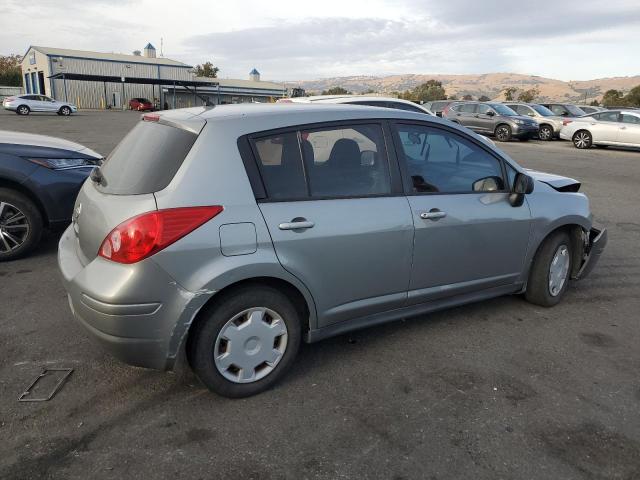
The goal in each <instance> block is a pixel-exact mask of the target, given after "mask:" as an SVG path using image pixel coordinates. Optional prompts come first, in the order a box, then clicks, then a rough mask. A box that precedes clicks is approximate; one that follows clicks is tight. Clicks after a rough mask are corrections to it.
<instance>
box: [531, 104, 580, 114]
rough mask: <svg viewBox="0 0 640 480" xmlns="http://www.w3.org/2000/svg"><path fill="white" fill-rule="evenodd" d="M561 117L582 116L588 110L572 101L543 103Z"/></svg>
mask: <svg viewBox="0 0 640 480" xmlns="http://www.w3.org/2000/svg"><path fill="white" fill-rule="evenodd" d="M540 105H542V106H543V107H547V108H548V109H549V110H551V111H552V112H553V113H554V114H555V115H558V116H559V117H581V116H583V115H586V113H587V112H585V111H584V110H582V109H581V108H579V107H576V106H575V105H572V104H570V103H541V104H540Z"/></svg>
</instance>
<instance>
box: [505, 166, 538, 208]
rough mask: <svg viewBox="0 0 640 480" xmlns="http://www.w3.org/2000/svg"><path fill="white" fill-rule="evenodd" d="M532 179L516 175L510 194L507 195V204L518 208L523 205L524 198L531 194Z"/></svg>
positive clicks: (523, 175) (520, 174)
mask: <svg viewBox="0 0 640 480" xmlns="http://www.w3.org/2000/svg"><path fill="white" fill-rule="evenodd" d="M533 187H534V182H533V178H531V177H530V176H529V175H525V174H524V173H518V174H517V175H516V178H515V180H514V182H513V187H512V191H511V194H510V195H509V203H511V206H512V207H519V206H521V205H522V204H523V203H524V196H525V195H527V194H529V193H531V192H533Z"/></svg>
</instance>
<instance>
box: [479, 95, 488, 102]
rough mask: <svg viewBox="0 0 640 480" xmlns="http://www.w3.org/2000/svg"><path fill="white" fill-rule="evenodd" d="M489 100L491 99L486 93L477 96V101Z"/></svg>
mask: <svg viewBox="0 0 640 480" xmlns="http://www.w3.org/2000/svg"><path fill="white" fill-rule="evenodd" d="M489 100H491V99H490V98H489V97H487V96H486V95H480V97H479V98H478V101H479V102H488V101H489Z"/></svg>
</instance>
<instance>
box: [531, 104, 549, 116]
mask: <svg viewBox="0 0 640 480" xmlns="http://www.w3.org/2000/svg"><path fill="white" fill-rule="evenodd" d="M529 106H530V107H531V108H533V109H534V110H535V111H536V112H538V113H539V114H540V115H542V116H543V117H553V116H554V115H555V113H553V112H552V111H551V110H549V109H548V108H547V107H543V106H542V105H529Z"/></svg>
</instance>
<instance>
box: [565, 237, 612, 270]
mask: <svg viewBox="0 0 640 480" xmlns="http://www.w3.org/2000/svg"><path fill="white" fill-rule="evenodd" d="M606 245H607V230H606V229H604V228H603V229H602V230H599V229H597V228H592V229H591V230H589V233H588V234H587V233H586V232H585V233H584V248H583V250H582V259H581V260H582V261H581V264H580V268H579V269H578V271H577V272H576V273H575V274H574V275H573V276H572V278H573V279H574V280H580V279H582V278H585V277H586V276H587V275H589V273H591V270H593V267H595V266H596V264H597V263H598V260H599V259H600V255H602V252H603V251H604V247H605V246H606Z"/></svg>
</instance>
